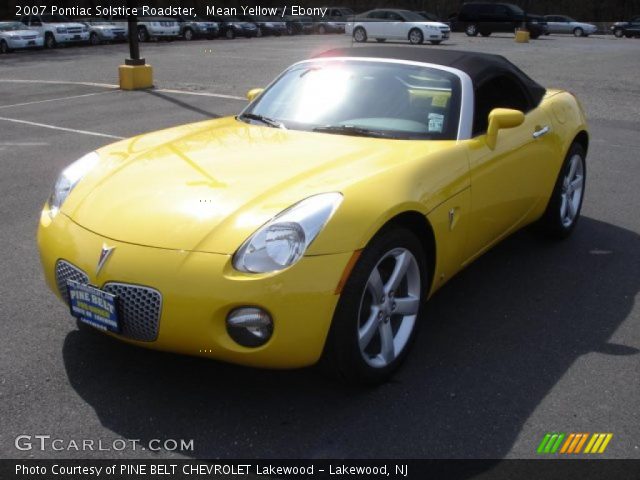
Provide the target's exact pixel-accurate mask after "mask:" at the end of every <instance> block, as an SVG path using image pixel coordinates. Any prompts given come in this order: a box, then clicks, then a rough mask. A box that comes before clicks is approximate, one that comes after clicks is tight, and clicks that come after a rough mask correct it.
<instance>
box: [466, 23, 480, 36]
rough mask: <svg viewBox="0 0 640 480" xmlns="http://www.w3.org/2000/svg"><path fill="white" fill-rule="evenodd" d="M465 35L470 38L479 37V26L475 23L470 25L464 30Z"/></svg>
mask: <svg viewBox="0 0 640 480" xmlns="http://www.w3.org/2000/svg"><path fill="white" fill-rule="evenodd" d="M464 33H466V34H467V36H469V37H477V36H478V25H476V24H475V23H470V24H468V25H467V26H466V27H465V28H464Z"/></svg>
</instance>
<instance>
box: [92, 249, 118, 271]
mask: <svg viewBox="0 0 640 480" xmlns="http://www.w3.org/2000/svg"><path fill="white" fill-rule="evenodd" d="M115 248H116V247H109V246H107V244H106V243H103V244H102V250H101V251H100V258H99V259H98V266H97V267H96V275H98V274H99V273H100V270H102V267H104V264H105V263H107V260H109V257H110V256H111V254H112V253H113V251H114V250H115Z"/></svg>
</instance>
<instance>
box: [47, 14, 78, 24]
mask: <svg viewBox="0 0 640 480" xmlns="http://www.w3.org/2000/svg"><path fill="white" fill-rule="evenodd" d="M40 18H41V19H42V21H43V22H45V23H66V22H70V21H71V20H69V19H68V18H67V17H65V16H64V15H42V17H40Z"/></svg>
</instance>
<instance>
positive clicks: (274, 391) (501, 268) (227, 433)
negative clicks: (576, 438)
mask: <svg viewBox="0 0 640 480" xmlns="http://www.w3.org/2000/svg"><path fill="white" fill-rule="evenodd" d="M639 240H640V238H639V236H638V234H636V233H634V232H631V231H629V230H625V229H623V228H620V227H617V226H614V225H611V224H608V223H605V222H601V221H598V220H594V219H590V218H584V217H583V218H582V219H581V222H580V225H578V228H577V229H576V231H575V233H574V236H573V237H572V238H571V239H569V240H567V241H564V242H560V243H551V242H548V241H546V240H541V239H539V238H537V237H536V236H534V235H532V234H531V233H529V232H527V231H524V232H520V233H518V234H516V235H514V236H512V237H511V238H509V239H508V240H506V241H505V242H503V243H502V244H501V245H499V246H498V247H496V248H494V249H493V250H492V251H490V252H488V253H487V254H486V255H484V256H483V257H482V258H480V259H479V260H478V261H477V262H476V263H475V264H473V265H472V266H470V267H469V268H467V269H466V270H465V271H464V272H462V273H461V274H460V275H459V276H458V277H457V278H455V279H453V280H452V281H451V282H450V284H449V285H448V286H446V287H445V288H443V289H442V290H441V291H440V292H439V293H438V294H436V295H435V296H434V298H432V299H431V301H430V302H429V304H428V307H427V309H426V316H425V320H426V322H425V324H424V325H423V327H422V329H421V332H420V334H419V336H418V338H417V341H416V344H415V345H414V349H413V351H412V352H411V355H410V356H409V358H408V360H407V362H406V363H405V365H404V366H403V368H402V369H401V370H400V371H399V372H398V373H397V375H396V376H395V378H394V380H393V381H391V382H389V383H387V384H385V385H382V386H380V387H377V388H356V387H353V386H345V385H342V384H338V383H335V382H333V381H331V380H329V379H326V378H324V377H322V376H321V375H320V374H319V373H317V372H316V371H315V370H312V369H303V370H296V371H289V372H287V371H267V370H257V369H249V368H243V367H237V366H233V365H226V364H222V363H217V362H212V361H207V360H203V359H197V358H189V357H183V356H177V355H172V354H165V353H160V352H153V351H148V350H144V349H139V348H135V347H131V346H128V345H125V344H122V343H120V342H117V341H115V340H113V339H111V338H107V337H104V336H102V335H100V334H97V333H95V332H93V331H90V330H86V329H81V330H76V331H72V332H70V333H69V334H68V336H67V337H66V339H65V342H64V346H63V357H64V364H65V368H66V371H67V375H68V378H69V381H70V384H71V385H72V387H73V388H74V389H75V390H76V392H77V393H78V394H79V395H80V396H81V397H82V398H83V399H84V400H85V401H86V402H87V403H88V404H89V405H91V406H92V407H93V408H94V409H95V411H96V413H97V415H98V417H99V419H100V421H101V422H102V424H103V426H104V427H105V428H107V429H109V430H111V431H113V432H115V433H116V434H117V435H120V436H122V437H125V438H137V439H142V440H143V441H144V440H147V441H148V440H149V439H153V438H183V439H193V440H194V445H195V450H194V451H193V452H183V453H185V454H186V455H188V456H192V457H195V458H213V457H219V458H247V457H251V458H263V457H266V458H316V459H319V458H490V459H501V458H503V457H504V456H505V455H507V453H509V452H510V450H511V448H512V447H513V444H514V442H515V441H516V438H517V437H518V435H519V433H520V432H521V430H522V428H523V426H524V425H525V423H526V422H527V420H528V419H529V417H530V416H531V415H532V413H533V412H534V411H535V410H536V407H537V406H538V405H539V403H540V402H541V401H542V400H543V399H544V398H545V396H546V395H547V394H548V393H549V391H550V390H551V389H553V388H554V386H555V385H556V384H557V383H558V381H559V380H560V379H562V378H563V376H564V375H565V374H567V371H568V369H569V368H570V367H571V366H572V364H573V363H574V362H575V361H576V360H578V359H579V358H580V356H581V355H584V354H588V353H590V352H598V353H599V354H604V355H635V354H638V350H636V349H634V348H631V347H628V346H624V345H615V344H612V343H609V338H610V337H611V335H612V334H613V333H614V332H615V331H616V329H617V328H618V326H619V325H620V324H621V323H622V322H624V320H625V319H626V318H627V316H628V315H629V313H630V311H631V309H632V306H633V301H634V297H635V295H636V294H637V292H638V290H639V288H640V278H638V276H637V269H634V268H630V265H640V241H639ZM301 321H304V319H301ZM595 377H596V376H594V378H595ZM559 415H564V414H563V413H562V412H559ZM567 415H568V413H567ZM549 427H550V428H553V426H549ZM540 434H543V432H540ZM535 448H536V445H533V444H532V445H531V453H532V454H533V453H534V449H535ZM475 473H478V472H469V477H470V476H472V475H474V474H475Z"/></svg>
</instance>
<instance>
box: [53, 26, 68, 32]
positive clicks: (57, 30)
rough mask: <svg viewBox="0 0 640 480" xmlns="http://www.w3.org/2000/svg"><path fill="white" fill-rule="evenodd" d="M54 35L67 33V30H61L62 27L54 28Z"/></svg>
mask: <svg viewBox="0 0 640 480" xmlns="http://www.w3.org/2000/svg"><path fill="white" fill-rule="evenodd" d="M56 33H67V29H66V28H62V27H58V28H56Z"/></svg>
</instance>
